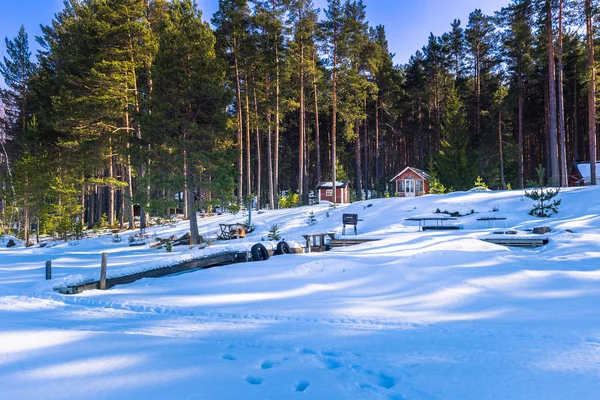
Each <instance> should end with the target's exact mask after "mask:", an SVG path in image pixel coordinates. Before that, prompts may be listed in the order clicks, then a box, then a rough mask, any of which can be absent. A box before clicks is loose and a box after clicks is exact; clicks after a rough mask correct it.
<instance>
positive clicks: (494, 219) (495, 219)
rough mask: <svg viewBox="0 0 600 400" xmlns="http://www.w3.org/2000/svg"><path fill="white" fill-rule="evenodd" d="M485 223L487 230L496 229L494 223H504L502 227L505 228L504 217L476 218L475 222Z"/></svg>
mask: <svg viewBox="0 0 600 400" xmlns="http://www.w3.org/2000/svg"><path fill="white" fill-rule="evenodd" d="M479 221H487V223H488V228H496V222H498V221H504V227H505V228H506V217H480V218H477V222H479Z"/></svg>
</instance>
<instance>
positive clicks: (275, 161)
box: [273, 35, 280, 207]
mask: <svg viewBox="0 0 600 400" xmlns="http://www.w3.org/2000/svg"><path fill="white" fill-rule="evenodd" d="M275 43H276V44H275V144H274V146H273V152H274V154H273V167H274V168H273V169H274V171H273V186H274V191H275V206H276V207H278V206H279V202H278V201H277V199H278V197H279V91H280V82H279V79H280V77H279V46H278V44H277V43H279V35H277V36H276V40H275Z"/></svg>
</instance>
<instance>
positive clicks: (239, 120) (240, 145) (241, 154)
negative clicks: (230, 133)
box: [233, 37, 244, 205]
mask: <svg viewBox="0 0 600 400" xmlns="http://www.w3.org/2000/svg"><path fill="white" fill-rule="evenodd" d="M233 48H234V49H237V41H236V38H235V37H234V38H233ZM233 60H234V64H235V93H236V103H237V104H236V105H237V107H236V108H237V109H236V116H237V128H238V129H237V143H238V205H241V204H242V201H243V199H244V194H243V191H242V186H243V184H244V175H243V174H244V141H243V133H242V131H243V127H242V89H241V88H240V69H239V65H238V58H237V51H236V50H234V53H233Z"/></svg>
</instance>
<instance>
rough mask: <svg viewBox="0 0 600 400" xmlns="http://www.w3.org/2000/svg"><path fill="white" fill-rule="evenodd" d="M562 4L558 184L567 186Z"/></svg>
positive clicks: (559, 18) (559, 40)
mask: <svg viewBox="0 0 600 400" xmlns="http://www.w3.org/2000/svg"><path fill="white" fill-rule="evenodd" d="M563 5H564V0H560V3H559V6H558V7H559V8H558V46H557V50H558V132H559V136H558V140H559V149H560V157H559V164H560V172H561V173H560V186H562V187H566V186H567V178H568V174H569V171H568V169H567V138H566V132H565V98H564V88H563Z"/></svg>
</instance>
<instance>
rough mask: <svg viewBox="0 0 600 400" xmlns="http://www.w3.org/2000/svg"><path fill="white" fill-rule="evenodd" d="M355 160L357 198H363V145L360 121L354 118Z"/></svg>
mask: <svg viewBox="0 0 600 400" xmlns="http://www.w3.org/2000/svg"><path fill="white" fill-rule="evenodd" d="M354 136H355V137H354V162H355V164H354V165H355V168H356V172H355V182H354V189H355V190H356V198H357V199H358V200H361V199H362V192H363V191H362V164H361V146H360V121H359V120H358V119H355V120H354Z"/></svg>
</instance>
